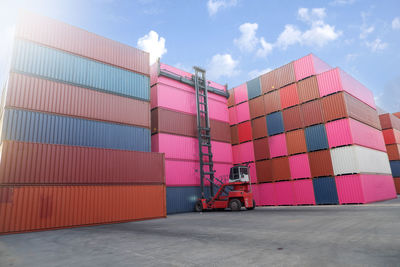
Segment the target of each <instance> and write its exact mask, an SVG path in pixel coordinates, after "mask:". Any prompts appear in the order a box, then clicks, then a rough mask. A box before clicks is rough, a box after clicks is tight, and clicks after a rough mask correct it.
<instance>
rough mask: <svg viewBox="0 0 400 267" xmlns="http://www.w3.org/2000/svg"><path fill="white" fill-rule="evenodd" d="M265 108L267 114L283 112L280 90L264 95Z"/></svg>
mask: <svg viewBox="0 0 400 267" xmlns="http://www.w3.org/2000/svg"><path fill="white" fill-rule="evenodd" d="M264 107H265V113H266V114H270V113H273V112H275V111H278V110H281V100H280V95H279V90H276V91H273V92H270V93H268V94H266V95H264Z"/></svg>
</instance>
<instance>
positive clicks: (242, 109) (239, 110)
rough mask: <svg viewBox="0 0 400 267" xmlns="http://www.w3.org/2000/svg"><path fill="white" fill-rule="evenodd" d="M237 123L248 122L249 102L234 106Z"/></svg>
mask: <svg viewBox="0 0 400 267" xmlns="http://www.w3.org/2000/svg"><path fill="white" fill-rule="evenodd" d="M236 115H237V123H241V122H244V121H249V120H250V110H249V102H244V103H241V104H239V105H237V106H236Z"/></svg>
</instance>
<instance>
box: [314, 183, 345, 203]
mask: <svg viewBox="0 0 400 267" xmlns="http://www.w3.org/2000/svg"><path fill="white" fill-rule="evenodd" d="M313 185H314V194H315V202H316V203H317V204H318V205H321V204H339V200H338V195H337V190H336V184H335V179H334V178H333V177H321V178H317V179H313Z"/></svg>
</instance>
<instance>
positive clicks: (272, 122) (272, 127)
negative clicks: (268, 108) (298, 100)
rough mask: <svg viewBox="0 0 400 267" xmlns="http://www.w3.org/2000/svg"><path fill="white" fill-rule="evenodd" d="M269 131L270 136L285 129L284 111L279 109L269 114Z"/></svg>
mask: <svg viewBox="0 0 400 267" xmlns="http://www.w3.org/2000/svg"><path fill="white" fill-rule="evenodd" d="M267 131H268V136H272V135H276V134H280V133H283V132H284V131H285V129H284V126H283V117H282V112H280V111H278V112H274V113H271V114H268V115H267Z"/></svg>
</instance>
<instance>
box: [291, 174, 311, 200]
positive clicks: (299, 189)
mask: <svg viewBox="0 0 400 267" xmlns="http://www.w3.org/2000/svg"><path fill="white" fill-rule="evenodd" d="M292 183H293V188H294V196H295V203H296V205H315V196H314V186H313V182H312V180H311V179H306V180H297V181H293V182H292Z"/></svg>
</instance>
